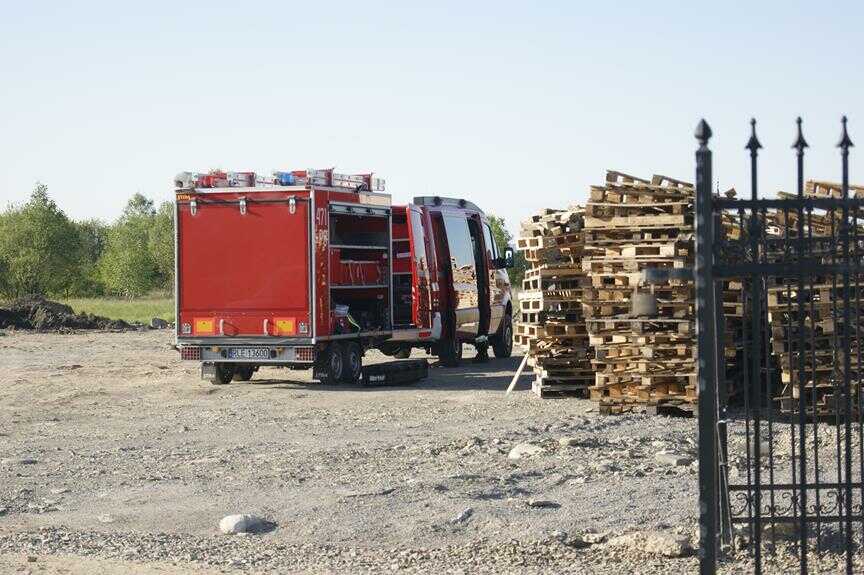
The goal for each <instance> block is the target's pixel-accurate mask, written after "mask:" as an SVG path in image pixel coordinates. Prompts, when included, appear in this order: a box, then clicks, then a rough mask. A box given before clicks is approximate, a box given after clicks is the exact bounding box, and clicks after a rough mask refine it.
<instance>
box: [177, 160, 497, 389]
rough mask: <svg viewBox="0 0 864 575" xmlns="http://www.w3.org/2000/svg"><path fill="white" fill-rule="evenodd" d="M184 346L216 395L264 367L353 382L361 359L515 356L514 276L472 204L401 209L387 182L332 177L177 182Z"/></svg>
mask: <svg viewBox="0 0 864 575" xmlns="http://www.w3.org/2000/svg"><path fill="white" fill-rule="evenodd" d="M175 187H176V210H175V217H176V225H175V230H176V241H175V249H176V254H175V256H176V257H175V261H176V273H175V291H176V297H175V300H176V306H177V309H176V317H177V334H176V335H177V349H178V350H179V352H180V357H181V358H182V359H184V360H192V361H199V362H201V366H202V368H201V373H202V377H203V378H205V379H209V380H210V381H212V382H213V383H216V384H226V383H230V382H231V381H232V379H236V380H241V381H246V380H249V379H250V378H251V377H252V376H253V374H254V373H255V372H256V371H257V370H258V368H259V367H260V366H262V365H270V366H282V367H289V368H294V369H308V368H310V367H311V368H313V370H314V377H315V378H317V379H319V380H321V381H322V382H328V383H333V382H337V381H343V382H356V381H358V379H359V378H360V375H361V370H362V358H363V354H364V353H365V351H366V350H368V349H371V348H377V349H380V350H381V351H382V352H384V353H386V354H388V355H393V356H396V357H407V356H408V354H410V352H411V349H412V348H423V349H426V350H427V351H429V352H431V353H433V354H435V355H438V356H439V357H440V359H441V361H442V363H444V364H445V365H456V364H458V362H459V361H460V359H461V357H462V346H463V344H464V343H469V344H473V345H475V346H476V347H477V348H478V350H481V351H483V352H484V353H485V350H486V348H487V347H492V348H493V351H494V353H495V355H496V356H497V357H507V356H509V355H510V353H511V350H512V334H513V326H512V304H511V301H510V285H509V281H508V279H507V273H506V268H507V267H509V266H510V265H512V258H513V255H512V251H511V250H509V249H508V250H506V252H505V253H504V254H501V253H499V251H498V248H497V246H496V245H495V242H494V240H493V236H492V233H491V229H490V227H489V223H488V221H487V220H486V217H485V215H484V214H483V212H482V211H481V210H480V209H479V208H477V206H475V205H474V204H472V203H471V202H467V201H465V200H455V199H449V198H440V197H422V198H415V200H414V203H413V204H409V205H400V206H393V205H391V201H390V196H389V195H388V194H386V193H384V181H383V180H381V179H379V178H376V177H374V176H373V175H372V174H362V175H351V176H346V175H340V174H336V173H334V172H333V171H332V170H310V171H295V172H277V173H275V174H274V175H273V176H272V177H267V178H262V177H260V176H256V175H255V174H253V173H251V172H239V173H223V172H211V173H209V174H203V175H201V174H194V173H188V172H184V173H183V174H180V175H179V176H178V177H177V178H176V180H175Z"/></svg>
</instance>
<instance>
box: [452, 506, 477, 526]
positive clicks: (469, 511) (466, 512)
mask: <svg viewBox="0 0 864 575" xmlns="http://www.w3.org/2000/svg"><path fill="white" fill-rule="evenodd" d="M472 515H474V509H473V508H472V507H466V508H465V509H463V510H462V511H461V512H460V513H459V515H457V516H456V517H454V518H453V519H451V520H450V523H462V522H464V521H467V520H468V518H469V517H471V516H472Z"/></svg>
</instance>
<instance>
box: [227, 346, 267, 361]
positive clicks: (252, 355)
mask: <svg viewBox="0 0 864 575" xmlns="http://www.w3.org/2000/svg"><path fill="white" fill-rule="evenodd" d="M228 359H270V350H269V349H266V348H260V347H234V348H231V349H229V350H228Z"/></svg>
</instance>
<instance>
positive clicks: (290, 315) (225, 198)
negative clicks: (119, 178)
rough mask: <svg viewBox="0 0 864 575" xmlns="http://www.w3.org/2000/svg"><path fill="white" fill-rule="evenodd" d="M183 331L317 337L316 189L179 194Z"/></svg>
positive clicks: (244, 336)
mask: <svg viewBox="0 0 864 575" xmlns="http://www.w3.org/2000/svg"><path fill="white" fill-rule="evenodd" d="M177 210H178V211H177V224H178V238H177V258H178V262H177V272H178V292H179V302H178V304H179V305H178V307H179V318H178V335H179V336H180V337H181V338H184V337H191V338H208V337H228V338H240V339H249V338H259V337H267V338H270V337H278V338H283V339H284V338H311V337H312V325H311V314H310V302H311V297H310V296H311V289H312V287H311V281H310V270H311V265H310V263H311V241H310V236H311V227H310V205H309V197H308V194H304V193H303V192H300V193H291V194H288V193H286V192H253V193H248V194H245V195H242V194H241V193H239V192H233V193H208V194H206V195H203V194H199V195H197V196H190V199H189V200H184V201H180V200H178V207H177Z"/></svg>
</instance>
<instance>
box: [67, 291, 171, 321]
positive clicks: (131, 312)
mask: <svg viewBox="0 0 864 575" xmlns="http://www.w3.org/2000/svg"><path fill="white" fill-rule="evenodd" d="M59 301H60V302H61V303H65V304H66V305H68V306H70V307H71V308H72V309H73V310H75V313H92V314H94V315H100V316H102V317H107V318H109V319H122V320H123V321H128V322H136V321H137V322H140V323H144V324H149V323H150V320H151V319H153V318H154V317H158V318H161V319H164V320H165V321H168V322H173V321H174V299H173V298H170V297H142V298H136V299H131V300H130V299H123V298H105V297H95V298H71V299H61V300H59Z"/></svg>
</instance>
